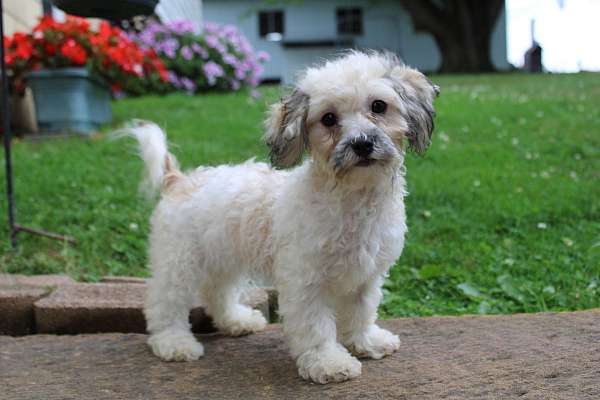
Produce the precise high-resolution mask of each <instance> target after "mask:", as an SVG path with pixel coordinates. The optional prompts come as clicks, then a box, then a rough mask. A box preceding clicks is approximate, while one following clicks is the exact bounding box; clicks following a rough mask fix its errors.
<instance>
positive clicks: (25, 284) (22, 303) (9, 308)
mask: <svg viewBox="0 0 600 400" xmlns="http://www.w3.org/2000/svg"><path fill="white" fill-rule="evenodd" d="M74 282H75V281H74V280H73V279H72V278H70V277H68V276H66V275H35V276H28V275H17V274H0V334H1V335H17V336H18V335H28V334H31V333H35V318H34V310H33V303H35V302H36V301H37V300H39V299H40V298H42V297H43V296H45V295H46V294H47V293H49V292H50V291H51V289H52V288H54V287H56V286H60V285H65V284H70V283H74Z"/></svg>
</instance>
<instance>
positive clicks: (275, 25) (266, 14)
mask: <svg viewBox="0 0 600 400" xmlns="http://www.w3.org/2000/svg"><path fill="white" fill-rule="evenodd" d="M284 32H285V24H284V13H283V10H262V11H259V12H258V35H259V36H260V37H261V38H265V37H266V36H267V35H268V34H269V33H280V34H281V35H282V36H283V34H284Z"/></svg>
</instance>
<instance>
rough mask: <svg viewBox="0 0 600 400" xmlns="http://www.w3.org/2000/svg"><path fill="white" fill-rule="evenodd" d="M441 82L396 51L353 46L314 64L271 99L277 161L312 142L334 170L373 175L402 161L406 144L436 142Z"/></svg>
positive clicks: (319, 159) (270, 133)
mask: <svg viewBox="0 0 600 400" xmlns="http://www.w3.org/2000/svg"><path fill="white" fill-rule="evenodd" d="M438 93H439V88H438V87H437V86H435V85H433V84H432V83H431V82H430V81H429V80H428V79H427V78H426V77H425V76H424V75H423V74H421V73H420V72H418V71H417V70H414V69H412V68H409V67H407V66H405V65H404V64H402V62H400V61H399V59H398V58H397V57H395V56H393V55H391V54H389V53H374V52H373V53H363V52H352V53H349V54H347V55H345V56H343V57H341V58H338V59H336V60H333V61H329V62H327V63H325V64H324V65H323V66H321V67H314V68H309V69H308V70H306V72H305V73H304V75H303V76H302V78H301V79H300V80H299V82H298V84H297V85H296V87H295V89H294V90H293V92H292V93H291V94H290V95H289V96H287V97H284V98H282V99H281V101H280V102H279V103H277V104H275V105H273V106H272V107H271V110H270V113H269V117H268V119H267V121H266V128H267V132H266V135H265V140H266V142H267V144H268V145H269V147H270V148H271V162H272V163H273V165H275V166H276V167H283V168H285V167H289V166H292V165H294V164H296V163H298V162H299V161H300V160H301V159H302V155H303V153H304V151H305V150H306V149H308V150H309V152H310V154H311V156H312V158H313V160H314V162H315V163H318V164H319V166H321V167H323V168H324V169H325V170H329V171H330V172H331V173H332V175H333V176H335V177H346V176H348V175H351V174H354V173H356V174H361V175H365V174H366V175H368V176H372V175H373V174H375V173H377V172H381V171H386V170H388V171H389V170H390V168H393V167H397V166H399V165H400V164H401V162H402V158H403V154H404V148H405V147H406V145H408V147H410V148H411V149H412V150H414V151H415V152H417V153H423V152H424V151H425V150H426V149H427V147H428V146H429V142H430V139H431V133H432V130H433V117H434V109H433V100H434V98H435V97H436V95H437V94H438Z"/></svg>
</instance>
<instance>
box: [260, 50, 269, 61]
mask: <svg viewBox="0 0 600 400" xmlns="http://www.w3.org/2000/svg"><path fill="white" fill-rule="evenodd" d="M256 59H257V60H258V61H259V62H265V61H269V60H270V59H271V56H270V55H269V53H267V52H266V51H259V52H258V53H256Z"/></svg>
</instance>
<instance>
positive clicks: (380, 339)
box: [346, 325, 400, 360]
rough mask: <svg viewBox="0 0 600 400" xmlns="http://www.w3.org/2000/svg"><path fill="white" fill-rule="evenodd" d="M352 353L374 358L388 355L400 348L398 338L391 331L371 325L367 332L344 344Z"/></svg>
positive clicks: (361, 356)
mask: <svg viewBox="0 0 600 400" xmlns="http://www.w3.org/2000/svg"><path fill="white" fill-rule="evenodd" d="M346 347H347V348H348V350H350V352H351V353H352V354H354V355H355V356H357V357H359V358H363V357H369V358H374V359H376V360H378V359H380V358H383V357H385V356H389V355H390V354H392V353H393V352H395V351H396V350H398V349H399V348H400V338H399V337H398V335H394V334H393V333H392V332H390V331H388V330H385V329H382V328H380V327H378V326H377V325H372V326H371V327H370V328H369V330H368V331H367V333H363V334H361V335H358V336H356V337H355V338H354V339H353V340H351V341H349V342H348V343H347V344H346Z"/></svg>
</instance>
